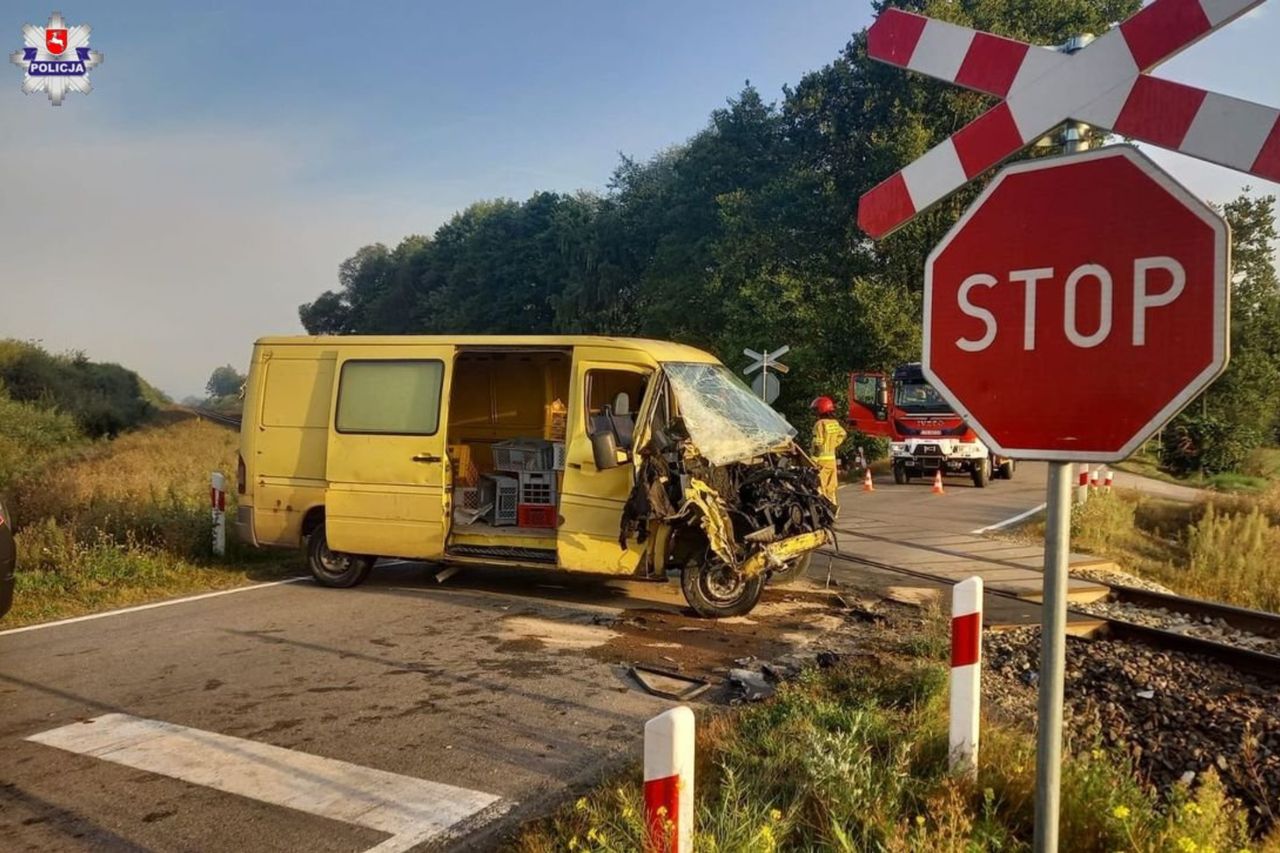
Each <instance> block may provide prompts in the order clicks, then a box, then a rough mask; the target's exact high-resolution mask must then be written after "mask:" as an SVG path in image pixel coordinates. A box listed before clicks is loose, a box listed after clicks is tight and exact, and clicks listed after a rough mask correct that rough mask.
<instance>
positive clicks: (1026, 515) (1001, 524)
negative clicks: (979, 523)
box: [969, 504, 1046, 534]
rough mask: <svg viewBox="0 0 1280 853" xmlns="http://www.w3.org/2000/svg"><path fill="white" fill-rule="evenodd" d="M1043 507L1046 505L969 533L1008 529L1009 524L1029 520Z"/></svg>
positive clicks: (1040, 505) (1034, 507)
mask: <svg viewBox="0 0 1280 853" xmlns="http://www.w3.org/2000/svg"><path fill="white" fill-rule="evenodd" d="M1045 506H1046V504H1039V505H1037V506H1033V507H1032V508H1031V509H1029V510H1027V511H1026V512H1020V513H1018V514H1017V515H1015V516H1013V517H1012V518H1006V519H1005V520H1004V521H997V522H996V523H995V524H988V525H987V526H986V527H979V528H978V529H977V530H970V531H969V532H970V533H974V534H978V533H988V532H990V531H992V530H1001V529H1003V528H1005V527H1008V526H1009V525H1011V524H1017V523H1018V522H1019V521H1022V519H1024V518H1030V517H1031V516H1033V515H1035V514H1036V513H1037V512H1039V511H1040V510H1042V509H1044V508H1045Z"/></svg>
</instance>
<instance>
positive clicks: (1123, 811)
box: [1111, 806, 1129, 820]
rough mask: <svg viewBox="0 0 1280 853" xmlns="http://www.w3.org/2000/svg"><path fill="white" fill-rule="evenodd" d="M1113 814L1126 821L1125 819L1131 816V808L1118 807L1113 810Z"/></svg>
mask: <svg viewBox="0 0 1280 853" xmlns="http://www.w3.org/2000/svg"><path fill="white" fill-rule="evenodd" d="M1111 813H1112V814H1113V815H1115V816H1116V817H1118V818H1120V820H1124V819H1125V818H1127V817H1128V816H1129V807H1128V806H1116V807H1115V808H1114V809H1112V810H1111Z"/></svg>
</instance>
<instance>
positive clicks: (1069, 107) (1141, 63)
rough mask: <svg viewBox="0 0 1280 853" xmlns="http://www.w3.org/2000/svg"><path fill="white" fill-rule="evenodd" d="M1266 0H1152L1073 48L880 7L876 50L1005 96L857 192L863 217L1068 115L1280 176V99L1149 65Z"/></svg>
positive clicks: (1004, 152)
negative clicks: (1173, 76)
mask: <svg viewBox="0 0 1280 853" xmlns="http://www.w3.org/2000/svg"><path fill="white" fill-rule="evenodd" d="M1262 2H1263V0H1155V2H1154V3H1151V4H1150V5H1148V6H1146V7H1145V8H1143V9H1142V10H1141V11H1139V12H1137V13H1136V14H1134V15H1133V16H1132V17H1130V18H1129V19H1128V20H1126V21H1125V22H1124V23H1122V24H1120V25H1119V26H1117V27H1114V28H1112V29H1111V30H1110V31H1108V32H1107V33H1106V34H1105V35H1103V36H1101V37H1100V38H1098V39H1097V40H1095V41H1093V42H1092V43H1090V44H1089V45H1088V46H1087V47H1085V48H1084V49H1082V50H1079V51H1077V52H1075V53H1064V52H1060V51H1058V50H1055V49H1053V48H1044V47H1037V46H1035V45H1029V44H1025V43H1023V42H1020V41H1015V40H1013V39H1007V38H1002V37H1000V36H994V35H991V34H990V33H984V32H978V31H976V30H971V29H967V28H965V27H960V26H956V25H955V24H948V23H944V22H942V21H935V20H933V19H931V18H926V17H924V16H922V15H915V14H912V13H910V12H903V11H901V10H898V9H886V10H885V11H884V12H882V13H881V14H880V17H879V18H878V19H877V20H876V22H875V24H873V25H872V27H871V29H870V30H869V31H868V33H867V53H868V54H869V55H870V56H871V57H872V58H873V59H878V60H880V61H881V62H887V63H889V64H890V65H896V66H898V67H900V68H907V69H910V70H912V71H917V72H919V73H921V74H925V75H928V76H930V77H936V78H938V79H940V80H946V81H948V82H951V83H955V84H957V85H960V86H964V87H966V88H969V89H976V90H977V91H979V92H985V93H987V94H989V95H995V96H996V97H998V98H1001V99H1002V101H1001V103H1000V104H998V105H996V106H995V107H992V108H991V109H990V110H988V111H987V112H985V113H983V114H982V115H980V116H979V117H978V118H976V119H974V120H973V121H971V122H969V123H968V124H967V125H965V126H964V127H962V128H961V129H960V130H958V131H956V132H955V134H953V135H952V136H951V137H950V138H948V139H947V140H945V141H944V142H942V143H941V144H939V145H937V146H935V147H934V148H932V149H930V150H929V151H928V152H927V153H925V154H924V155H923V156H922V157H920V158H919V159H917V160H916V161H915V162H913V163H911V164H910V165H908V166H907V167H906V168H905V169H903V170H901V171H900V172H898V173H897V174H895V175H893V177H891V178H889V179H888V180H885V181H883V182H881V183H880V184H879V185H877V186H876V187H875V188H873V189H872V190H871V191H869V192H868V193H866V194H865V195H863V196H862V199H861V201H860V203H859V205H858V224H859V225H860V226H861V227H862V230H863V231H865V232H866V233H867V234H869V235H871V236H872V237H875V238H880V237H883V236H885V235H886V234H889V233H890V232H892V231H893V230H894V229H896V228H898V227H900V226H902V225H905V224H906V223H907V222H908V221H910V220H911V219H912V218H913V217H914V216H915V215H916V214H918V213H920V212H922V211H923V210H925V209H926V208H928V207H930V206H931V205H933V204H934V203H936V202H938V201H941V200H942V199H943V198H945V197H946V196H948V195H950V194H951V193H952V192H954V191H955V190H957V189H959V188H960V187H961V186H963V185H964V184H965V183H966V182H968V181H969V180H971V179H972V178H974V177H976V176H977V175H979V174H981V173H982V172H985V171H986V170H987V169H989V168H991V167H992V166H994V165H996V164H997V163H999V162H1000V161H1002V160H1004V159H1006V158H1008V157H1010V156H1012V155H1014V154H1016V153H1017V152H1018V151H1019V150H1021V149H1022V148H1024V147H1025V146H1027V145H1030V144H1031V143H1033V142H1035V141H1036V140H1037V139H1039V138H1040V137H1042V136H1044V135H1045V134H1046V133H1048V132H1049V131H1050V130H1052V129H1053V128H1055V127H1057V126H1058V125H1060V124H1062V123H1063V122H1064V121H1078V122H1084V123H1086V124H1090V125H1093V126H1094V127H1099V128H1105V129H1107V130H1111V131H1115V132H1116V133H1119V134H1123V135H1124V136H1128V137H1131V138H1133V139H1137V140H1140V141H1142V142H1149V143H1151V144H1153V145H1158V146H1160V147H1161V148H1168V149H1170V150H1173V151H1180V152H1182V153H1183V154H1189V155H1191V156H1193V157H1199V158H1200V159H1202V160H1207V161H1209V162H1210V163H1217V164H1219V165H1222V166H1228V167H1230V168H1232V169H1238V170H1240V171H1242V172H1248V173H1250V174H1253V175H1258V176H1259V177H1262V178H1266V179H1268V180H1272V181H1280V110H1276V109H1274V108H1272V107H1266V106H1262V105H1261V104H1255V103H1251V102H1249V101H1243V100H1240V99H1238V98H1231V97H1228V96H1226V95H1219V94H1217V93H1216V92H1207V91H1205V90H1203V89H1196V88H1194V87H1192V86H1184V85H1183V84H1181V83H1171V82H1169V81H1167V80H1161V79H1160V78H1158V77H1152V76H1150V75H1149V74H1148V73H1147V72H1148V71H1150V70H1151V69H1152V68H1154V67H1156V66H1157V65H1159V64H1160V63H1161V62H1164V61H1165V60H1166V59H1169V58H1170V57H1171V56H1173V55H1174V54H1176V53H1178V52H1179V51H1180V50H1182V49H1183V48H1185V47H1187V46H1189V45H1191V44H1193V43H1195V42H1196V41H1199V40H1200V39H1201V38H1203V37H1204V36H1206V35H1208V34H1209V33H1211V32H1213V31H1214V30H1216V29H1218V28H1220V27H1223V26H1225V25H1226V24H1228V23H1230V22H1231V21H1233V20H1235V19H1236V18H1238V17H1240V16H1241V15H1243V14H1244V13H1246V12H1248V11H1249V10H1250V9H1252V8H1253V7H1255V6H1257V5H1259V4H1260V3H1262Z"/></svg>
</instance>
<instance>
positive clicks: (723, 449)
mask: <svg viewBox="0 0 1280 853" xmlns="http://www.w3.org/2000/svg"><path fill="white" fill-rule="evenodd" d="M662 369H663V371H664V372H665V373H666V375H667V378H668V380H669V381H670V383H671V388H672V390H673V391H674V392H675V398H676V403H677V404H678V406H679V408H680V414H681V415H682V416H683V418H684V423H685V428H686V429H688V431H689V437H690V438H691V439H692V440H693V443H694V445H695V446H696V447H697V448H698V452H699V453H701V454H702V456H703V457H704V458H705V459H706V460H707V461H708V462H710V463H711V464H712V465H727V464H728V463H730V462H740V461H742V460H744V459H750V458H751V457H753V456H758V455H760V454H761V453H764V452H765V451H767V450H770V449H772V448H775V447H777V446H779V445H781V444H785V443H787V442H788V441H790V440H791V439H792V438H793V437H794V436H795V434H796V431H795V428H794V427H792V426H791V424H789V423H787V421H786V419H785V418H783V417H782V415H780V414H778V413H777V412H775V411H774V410H773V409H771V408H769V406H768V404H766V403H765V402H764V401H763V400H761V399H760V398H759V397H757V396H756V395H755V394H753V393H752V392H751V389H749V388H747V386H746V385H744V384H742V382H741V381H740V380H739V379H738V377H737V376H735V375H734V374H733V372H732V371H731V370H729V368H727V367H725V366H724V365H723V364H687V363H678V362H668V363H666V364H663V366H662Z"/></svg>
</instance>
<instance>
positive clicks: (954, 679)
mask: <svg viewBox="0 0 1280 853" xmlns="http://www.w3.org/2000/svg"><path fill="white" fill-rule="evenodd" d="M981 703H982V578H980V577H971V578H967V579H966V580H962V581H960V583H958V584H956V585H955V586H954V587H952V590H951V738H950V741H949V747H950V753H951V770H952V772H953V773H961V774H964V775H966V776H969V777H970V778H974V779H976V778H977V775H978V715H979V710H980V708H981Z"/></svg>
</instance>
